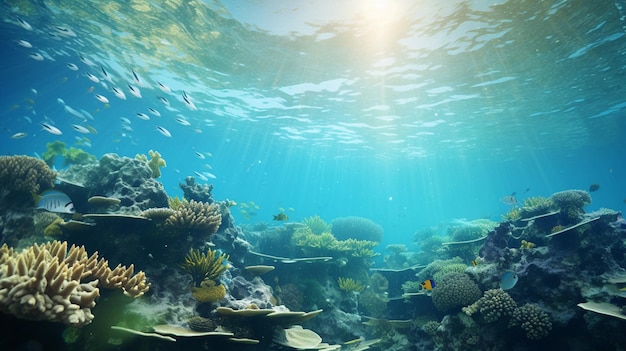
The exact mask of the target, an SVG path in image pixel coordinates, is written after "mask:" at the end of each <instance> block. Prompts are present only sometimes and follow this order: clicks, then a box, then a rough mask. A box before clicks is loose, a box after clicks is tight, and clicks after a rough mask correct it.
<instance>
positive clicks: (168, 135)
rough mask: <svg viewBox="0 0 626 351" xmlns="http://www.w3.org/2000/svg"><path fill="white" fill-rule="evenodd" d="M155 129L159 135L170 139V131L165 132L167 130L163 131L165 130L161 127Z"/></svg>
mask: <svg viewBox="0 0 626 351" xmlns="http://www.w3.org/2000/svg"><path fill="white" fill-rule="evenodd" d="M156 128H157V130H158V131H159V133H161V134H163V135H165V136H166V137H168V138H171V137H172V134H171V133H170V131H169V130H167V129H165V128H163V127H161V126H157V127H156Z"/></svg>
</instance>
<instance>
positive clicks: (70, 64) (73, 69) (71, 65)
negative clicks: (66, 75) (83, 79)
mask: <svg viewBox="0 0 626 351" xmlns="http://www.w3.org/2000/svg"><path fill="white" fill-rule="evenodd" d="M65 66H67V68H69V69H70V70H72V71H78V66H76V65H75V64H73V63H71V62H68V63H67V64H66V65H65Z"/></svg>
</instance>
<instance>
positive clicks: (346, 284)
mask: <svg viewBox="0 0 626 351" xmlns="http://www.w3.org/2000/svg"><path fill="white" fill-rule="evenodd" d="M337 283H338V284H339V289H341V290H343V291H345V292H361V291H363V290H365V285H363V283H361V282H360V281H358V280H354V279H352V278H343V277H339V278H338V279H337Z"/></svg>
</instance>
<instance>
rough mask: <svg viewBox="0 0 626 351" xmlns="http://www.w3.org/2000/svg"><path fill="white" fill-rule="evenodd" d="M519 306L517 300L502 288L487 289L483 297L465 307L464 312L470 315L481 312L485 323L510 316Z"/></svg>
mask: <svg viewBox="0 0 626 351" xmlns="http://www.w3.org/2000/svg"><path fill="white" fill-rule="evenodd" d="M516 307H517V303H515V300H513V298H512V297H511V296H510V295H509V294H508V293H507V292H506V291H504V290H502V289H491V290H487V291H485V293H484V295H483V297H481V298H480V299H478V301H476V302H474V303H473V304H471V305H469V306H467V307H463V312H465V314H467V315H468V316H471V315H473V314H475V313H480V317H481V318H482V320H483V321H484V322H485V323H492V322H496V321H497V320H499V319H500V318H501V317H506V316H510V315H511V314H513V311H514V310H515V308H516Z"/></svg>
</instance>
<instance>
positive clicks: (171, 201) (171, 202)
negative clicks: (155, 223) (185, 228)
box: [167, 195, 186, 211]
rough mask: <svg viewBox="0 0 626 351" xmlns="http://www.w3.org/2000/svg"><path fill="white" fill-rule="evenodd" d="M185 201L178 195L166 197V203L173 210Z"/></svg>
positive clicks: (176, 209)
mask: <svg viewBox="0 0 626 351" xmlns="http://www.w3.org/2000/svg"><path fill="white" fill-rule="evenodd" d="M184 201H186V200H185V199H183V200H181V199H180V198H179V197H178V195H176V196H174V197H171V196H170V197H168V198H167V205H168V206H169V207H170V208H171V209H172V210H174V211H178V209H179V208H180V206H181V205H182V204H183V202H184Z"/></svg>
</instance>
